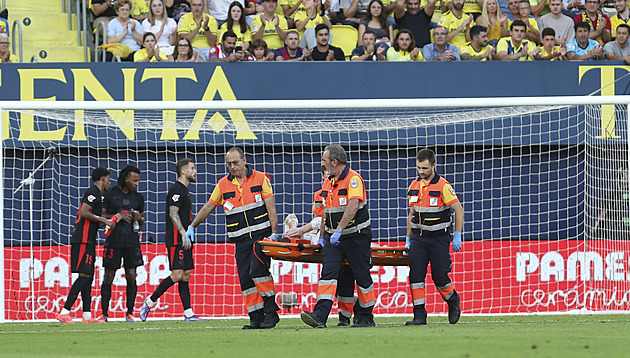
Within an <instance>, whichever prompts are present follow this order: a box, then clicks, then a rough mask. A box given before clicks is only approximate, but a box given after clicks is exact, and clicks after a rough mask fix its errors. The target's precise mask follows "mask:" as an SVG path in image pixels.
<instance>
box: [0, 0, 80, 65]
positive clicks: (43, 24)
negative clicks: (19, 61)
mask: <svg viewBox="0 0 630 358" xmlns="http://www.w3.org/2000/svg"><path fill="white" fill-rule="evenodd" d="M6 4H7V9H9V24H10V26H11V27H12V24H13V22H14V21H15V20H19V21H20V23H21V24H22V43H23V46H24V47H23V58H24V61H25V62H27V61H29V59H30V58H31V57H32V56H37V59H38V61H39V62H83V61H84V60H85V58H84V51H83V47H82V46H79V43H78V39H77V37H78V36H77V31H76V24H77V18H76V16H75V15H73V17H72V23H73V30H69V28H68V14H66V13H63V9H62V0H46V1H24V0H6ZM11 27H10V28H11ZM15 41H16V44H15V45H16V48H18V43H17V41H18V36H17V34H16V36H15ZM18 51H19V50H18ZM16 52H17V51H16Z"/></svg>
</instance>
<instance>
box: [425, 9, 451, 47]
mask: <svg viewBox="0 0 630 358" xmlns="http://www.w3.org/2000/svg"><path fill="white" fill-rule="evenodd" d="M428 4H429V1H428V0H422V1H421V2H420V7H421V8H422V7H425V6H427V5H428ZM452 6H453V5H452V4H451V0H436V2H435V6H433V16H431V22H430V24H431V28H432V29H434V28H436V27H437V25H438V22H439V21H440V18H442V14H443V13H445V12H447V11H448V10H450V9H451V8H452ZM429 41H430V40H429ZM416 44H417V42H416Z"/></svg>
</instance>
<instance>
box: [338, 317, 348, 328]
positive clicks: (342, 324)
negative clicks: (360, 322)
mask: <svg viewBox="0 0 630 358" xmlns="http://www.w3.org/2000/svg"><path fill="white" fill-rule="evenodd" d="M349 325H350V317H346V316H344V315H342V314H340V315H339V323H337V327H348V326H349Z"/></svg>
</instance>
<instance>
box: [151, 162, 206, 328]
mask: <svg viewBox="0 0 630 358" xmlns="http://www.w3.org/2000/svg"><path fill="white" fill-rule="evenodd" d="M175 170H176V171H177V177H178V179H177V181H176V182H175V184H173V185H172V186H171V188H170V189H169V190H168V194H167V195H166V237H165V241H166V251H167V252H168V262H169V264H170V267H169V269H170V270H171V275H170V276H168V277H167V278H165V279H163V280H162V282H160V284H159V285H158V287H157V288H156V289H155V291H154V292H153V294H152V295H151V296H150V297H147V298H146V299H145V300H144V301H143V302H142V306H141V307H140V319H141V320H142V321H143V322H144V321H146V320H147V316H148V315H149V312H150V311H151V308H152V307H153V306H155V303H156V302H157V300H158V298H160V296H162V295H163V294H164V292H166V290H168V289H169V288H170V287H171V286H173V285H174V284H175V283H178V282H179V284H178V288H179V298H180V299H181V300H182V306H184V321H207V320H206V319H204V318H199V317H197V316H196V315H195V314H194V313H193V310H192V308H191V306H190V288H189V286H188V281H189V280H190V270H192V269H193V268H194V267H195V265H194V263H193V254H192V242H190V241H186V240H184V235H185V234H186V228H187V227H188V225H190V222H191V221H192V202H191V200H190V193H189V192H188V185H189V184H190V183H194V182H196V181H197V168H196V167H195V163H194V162H193V160H192V159H190V158H184V159H180V160H179V161H178V162H177V164H176V165H175Z"/></svg>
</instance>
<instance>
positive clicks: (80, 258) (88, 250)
mask: <svg viewBox="0 0 630 358" xmlns="http://www.w3.org/2000/svg"><path fill="white" fill-rule="evenodd" d="M95 255H96V246H95V245H93V244H82V243H73V244H71V247H70V261H71V262H70V264H71V265H72V272H73V273H86V274H89V275H93V274H94V257H95Z"/></svg>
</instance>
